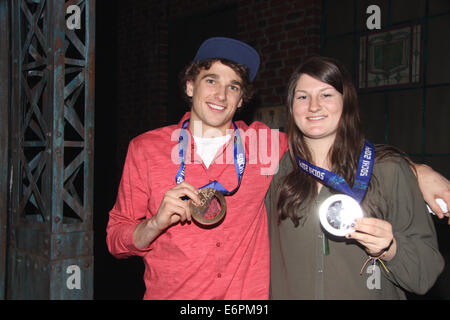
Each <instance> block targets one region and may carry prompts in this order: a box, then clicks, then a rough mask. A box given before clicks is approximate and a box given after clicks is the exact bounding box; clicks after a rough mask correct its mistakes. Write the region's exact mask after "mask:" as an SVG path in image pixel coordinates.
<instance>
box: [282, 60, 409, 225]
mask: <svg viewBox="0 0 450 320" xmlns="http://www.w3.org/2000/svg"><path fill="white" fill-rule="evenodd" d="M303 74H307V75H309V76H311V77H313V78H315V79H317V80H319V81H322V82H325V83H327V84H329V85H331V86H333V87H334V88H335V89H336V90H337V91H339V92H340V93H341V94H342V97H343V110H342V115H341V118H340V120H339V123H338V128H337V132H336V138H335V141H334V143H333V146H332V147H331V149H330V150H329V153H328V156H329V158H330V163H331V166H332V167H331V171H332V172H334V173H337V174H338V175H340V176H341V177H343V178H344V179H345V181H347V183H348V184H349V185H350V186H352V185H353V182H354V180H355V174H356V171H357V166H358V160H359V156H360V153H361V150H362V148H363V145H364V141H365V136H364V133H363V127H362V122H361V118H360V115H359V107H358V96H357V93H356V89H355V87H354V85H353V83H352V79H351V76H350V74H349V73H348V71H347V70H346V69H345V68H344V67H343V66H342V64H341V63H340V62H339V61H337V60H335V59H332V58H326V57H320V56H315V57H311V58H309V59H307V60H306V61H305V62H303V63H302V64H301V65H300V66H299V67H298V68H297V69H296V70H295V71H294V73H293V74H292V76H291V78H290V80H289V84H288V94H287V106H288V109H289V112H288V142H289V153H290V158H291V161H292V163H293V167H294V170H293V171H292V172H291V173H290V174H288V175H287V176H286V177H285V178H284V180H283V181H281V183H280V186H279V196H278V201H277V211H278V215H279V218H280V220H284V219H286V218H290V219H291V220H292V222H293V223H294V225H295V226H296V227H297V226H298V225H299V222H300V220H302V219H304V218H305V216H304V215H300V213H301V212H307V211H309V210H302V209H305V208H308V207H310V206H311V202H312V200H313V199H314V198H315V196H316V195H317V188H316V182H317V180H315V179H314V178H313V177H311V176H309V175H307V174H305V173H304V172H303V171H301V170H299V169H298V167H297V164H296V160H295V156H296V155H297V156H299V157H301V158H303V159H305V160H306V161H308V162H311V163H312V156H311V152H310V150H309V149H308V147H307V144H306V143H305V140H304V135H303V134H302V132H301V131H300V130H299V128H298V127H297V125H296V124H295V119H294V116H293V110H292V108H293V104H294V92H295V88H296V86H297V82H298V80H299V79H300V77H301V75H303ZM394 154H400V155H401V156H402V157H404V158H406V159H407V157H406V155H405V154H402V153H401V151H399V150H397V149H395V148H392V147H389V146H377V152H376V158H378V159H380V158H383V157H386V156H388V155H394ZM407 160H409V159H407Z"/></svg>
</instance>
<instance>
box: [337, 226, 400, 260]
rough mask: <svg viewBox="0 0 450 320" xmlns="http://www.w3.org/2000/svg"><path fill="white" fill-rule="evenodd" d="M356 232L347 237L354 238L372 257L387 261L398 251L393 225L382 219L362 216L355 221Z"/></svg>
mask: <svg viewBox="0 0 450 320" xmlns="http://www.w3.org/2000/svg"><path fill="white" fill-rule="evenodd" d="M353 228H354V229H355V232H351V233H348V234H347V235H346V238H347V239H354V240H356V241H358V242H359V243H360V244H362V245H363V246H364V247H365V248H366V252H367V253H368V254H369V255H370V256H372V257H374V258H375V257H380V258H382V259H383V260H385V261H389V260H391V259H392V258H394V256H395V253H396V251H397V245H396V242H395V238H394V234H393V232H392V225H391V224H390V223H389V222H387V221H385V220H381V219H376V218H360V219H357V220H356V221H355V223H354V227H353Z"/></svg>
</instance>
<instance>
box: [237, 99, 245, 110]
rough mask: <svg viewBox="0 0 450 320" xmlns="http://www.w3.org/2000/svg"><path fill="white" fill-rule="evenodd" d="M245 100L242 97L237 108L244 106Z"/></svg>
mask: <svg viewBox="0 0 450 320" xmlns="http://www.w3.org/2000/svg"><path fill="white" fill-rule="evenodd" d="M243 102H244V99H242V98H241V100H239V104H238V106H237V108H238V109H239V108H240V107H242V103H243Z"/></svg>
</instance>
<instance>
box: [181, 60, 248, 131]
mask: <svg viewBox="0 0 450 320" xmlns="http://www.w3.org/2000/svg"><path fill="white" fill-rule="evenodd" d="M186 94H187V95H188V96H189V97H191V98H192V109H191V119H190V126H191V127H190V128H191V131H192V132H194V131H193V127H192V126H193V125H195V123H198V121H201V123H202V135H203V134H204V133H205V132H206V131H207V130H209V129H217V130H220V132H221V134H222V135H224V134H225V132H226V129H229V128H230V125H231V121H232V119H233V116H234V114H235V112H236V110H237V109H238V108H240V107H241V105H242V79H241V77H240V76H239V75H238V74H237V73H236V72H235V71H234V70H233V69H231V68H230V67H228V66H226V65H224V64H222V63H221V62H219V61H216V62H213V64H212V65H211V67H210V68H209V69H208V70H205V69H203V70H201V71H200V73H199V74H198V75H197V77H196V78H195V80H194V81H187V83H186Z"/></svg>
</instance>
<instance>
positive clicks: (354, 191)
mask: <svg viewBox="0 0 450 320" xmlns="http://www.w3.org/2000/svg"><path fill="white" fill-rule="evenodd" d="M295 157H296V160H297V166H298V167H299V168H300V169H301V170H302V171H303V172H305V173H306V174H309V175H310V176H312V177H314V178H316V179H318V180H320V181H322V182H323V183H325V184H326V185H327V186H329V187H331V188H333V189H335V190H337V191H340V192H343V193H345V194H347V195H349V196H350V197H352V198H354V199H355V200H356V201H358V203H361V201H362V200H363V198H364V195H365V194H366V192H367V189H368V187H369V182H370V178H371V176H372V169H373V165H374V160H375V147H374V146H373V144H372V143H370V142H369V141H368V140H366V141H365V142H364V147H363V150H362V151H361V155H360V156H359V162H358V170H357V176H356V179H355V183H354V184H353V188H350V187H349V185H348V184H347V182H346V181H345V179H344V178H342V177H341V176H339V175H338V174H336V173H334V172H331V171H328V170H326V169H323V168H320V167H317V166H315V165H313V164H311V163H309V162H308V161H306V160H304V159H302V158H300V157H299V156H295Z"/></svg>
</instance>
